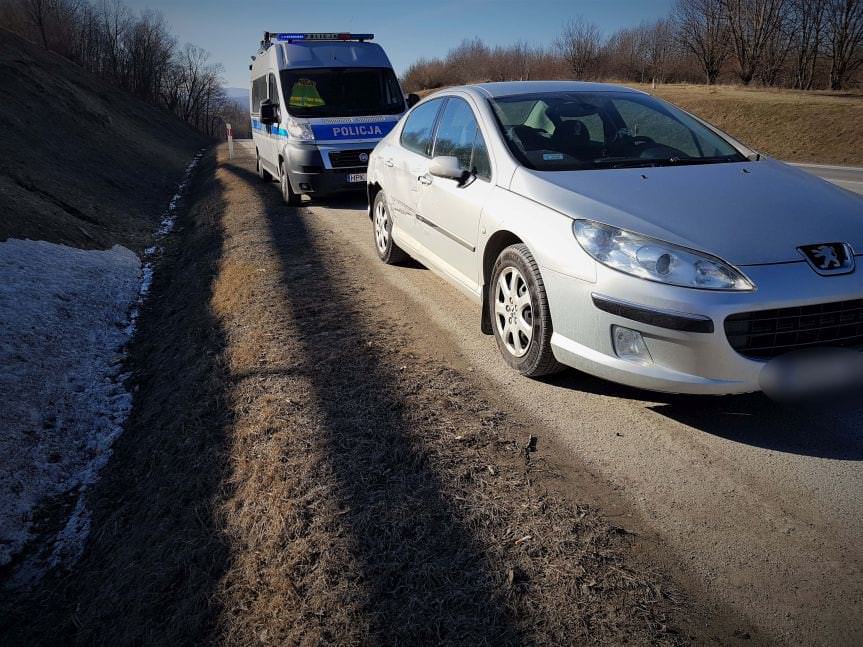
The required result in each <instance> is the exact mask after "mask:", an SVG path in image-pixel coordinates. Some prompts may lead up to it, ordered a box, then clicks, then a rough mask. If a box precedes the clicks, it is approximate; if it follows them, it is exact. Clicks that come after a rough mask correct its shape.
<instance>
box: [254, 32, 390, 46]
mask: <svg viewBox="0 0 863 647" xmlns="http://www.w3.org/2000/svg"><path fill="white" fill-rule="evenodd" d="M374 37H375V35H374V34H351V33H347V32H332V33H323V32H315V33H277V34H271V38H275V39H276V40H280V41H285V42H289V43H290V42H292V41H295V40H359V41H364V40H372V39H373V38H374Z"/></svg>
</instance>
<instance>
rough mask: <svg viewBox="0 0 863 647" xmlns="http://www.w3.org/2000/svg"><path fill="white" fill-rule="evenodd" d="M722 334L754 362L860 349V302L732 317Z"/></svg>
mask: <svg viewBox="0 0 863 647" xmlns="http://www.w3.org/2000/svg"><path fill="white" fill-rule="evenodd" d="M725 334H726V336H727V337H728V341H729V343H730V344H731V346H732V347H733V348H734V349H735V350H736V351H737V352H738V353H740V354H741V355H745V356H746V357H752V358H754V359H770V358H773V357H776V356H778V355H782V354H783V353H787V352H790V351H793V350H800V349H803V348H812V347H815V346H842V347H852V348H853V347H857V346H861V345H863V299H855V300H853V301H836V302H834V303H822V304H818V305H814V306H798V307H794V308H778V309H774V310H759V311H757V312H744V313H741V314H736V315H731V316H730V317H728V318H727V319H726V320H725Z"/></svg>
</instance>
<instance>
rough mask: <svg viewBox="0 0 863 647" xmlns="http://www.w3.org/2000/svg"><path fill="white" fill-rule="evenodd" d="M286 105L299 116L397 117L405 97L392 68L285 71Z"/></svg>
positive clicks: (283, 82) (283, 84)
mask: <svg viewBox="0 0 863 647" xmlns="http://www.w3.org/2000/svg"><path fill="white" fill-rule="evenodd" d="M281 74H282V92H283V93H284V95H285V97H284V98H285V106H286V107H287V109H288V112H289V113H290V114H291V115H293V116H295V117H345V116H361V115H396V114H399V113H401V112H402V111H403V110H404V108H405V105H404V98H403V97H402V92H401V88H400V87H399V83H398V81H397V80H396V75H395V74H394V73H393V71H392V70H391V69H389V68H377V67H332V68H314V69H304V70H282V72H281Z"/></svg>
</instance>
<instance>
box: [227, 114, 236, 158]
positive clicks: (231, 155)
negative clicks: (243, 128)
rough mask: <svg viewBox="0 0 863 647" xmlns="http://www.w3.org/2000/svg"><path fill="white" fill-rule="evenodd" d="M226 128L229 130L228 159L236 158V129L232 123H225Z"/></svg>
mask: <svg viewBox="0 0 863 647" xmlns="http://www.w3.org/2000/svg"><path fill="white" fill-rule="evenodd" d="M225 130H227V131H228V159H234V131H233V129H232V128H231V124H228V123H226V124H225Z"/></svg>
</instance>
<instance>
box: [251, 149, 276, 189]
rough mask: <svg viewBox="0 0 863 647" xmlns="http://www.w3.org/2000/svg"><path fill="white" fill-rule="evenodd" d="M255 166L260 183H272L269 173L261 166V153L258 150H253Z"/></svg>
mask: <svg viewBox="0 0 863 647" xmlns="http://www.w3.org/2000/svg"><path fill="white" fill-rule="evenodd" d="M255 165H256V169H257V171H258V177H259V178H261V182H272V181H273V176H272V175H270V172H269V171H268V170H267V169H265V168H264V165H263V164H261V153H260V152H259V151H258V149H257V148H256V149H255Z"/></svg>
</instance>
